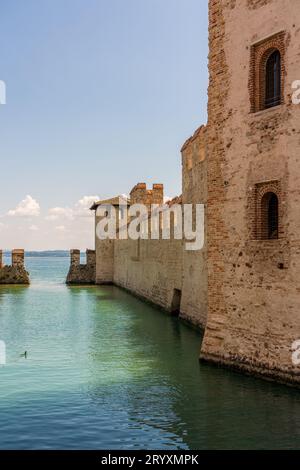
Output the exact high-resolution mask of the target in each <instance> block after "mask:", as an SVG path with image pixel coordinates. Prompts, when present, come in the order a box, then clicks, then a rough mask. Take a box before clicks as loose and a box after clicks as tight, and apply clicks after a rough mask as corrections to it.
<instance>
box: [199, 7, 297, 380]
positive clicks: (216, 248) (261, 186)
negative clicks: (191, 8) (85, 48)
mask: <svg viewBox="0 0 300 470" xmlns="http://www.w3.org/2000/svg"><path fill="white" fill-rule="evenodd" d="M209 6H210V11H209V20H210V24H209V45H210V54H209V74H210V81H209V104H208V127H207V139H208V140H207V151H208V211H207V217H208V225H207V238H208V320H207V329H206V333H205V337H204V341H203V344H202V352H201V357H202V358H203V359H206V360H209V361H214V362H217V363H221V364H225V365H230V366H236V367H238V368H241V369H244V370H247V371H250V372H252V373H257V374H263V375H265V376H268V377H270V378H276V379H277V380H278V379H279V380H282V381H289V382H295V381H298V382H299V381H300V376H299V367H298V368H297V367H296V365H295V364H294V363H293V361H292V344H293V342H294V341H295V340H298V339H300V292H299V285H298V279H299V277H300V237H299V235H298V234H299V230H300V217H299V208H300V207H299V204H300V166H299V161H298V160H299V152H300V148H299V147H300V146H299V142H300V139H299V137H300V125H299V123H300V105H295V104H293V103H292V97H291V95H292V92H293V90H292V83H293V82H294V80H297V79H300V76H299V72H300V56H299V40H300V32H299V28H298V27H297V18H298V17H299V15H300V2H299V0H240V1H235V0H231V1H225V0H210V2H209ZM297 374H298V375H297Z"/></svg>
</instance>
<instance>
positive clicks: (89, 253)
mask: <svg viewBox="0 0 300 470" xmlns="http://www.w3.org/2000/svg"><path fill="white" fill-rule="evenodd" d="M95 278H96V253H95V251H94V250H86V263H85V264H81V263H80V250H71V251H70V269H69V272H68V276H67V280H66V283H67V284H69V285H82V284H95Z"/></svg>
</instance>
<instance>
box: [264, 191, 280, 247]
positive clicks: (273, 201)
mask: <svg viewBox="0 0 300 470" xmlns="http://www.w3.org/2000/svg"><path fill="white" fill-rule="evenodd" d="M261 211H262V213H261V221H262V227H261V228H262V230H261V233H262V238H263V239H267V240H275V239H277V238H278V197H277V196H276V194H275V193H271V192H270V193H267V194H265V195H264V196H263V198H262V204H261Z"/></svg>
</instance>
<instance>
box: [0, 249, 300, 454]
mask: <svg viewBox="0 0 300 470" xmlns="http://www.w3.org/2000/svg"><path fill="white" fill-rule="evenodd" d="M68 263H69V261H68V258H51V257H49V258H28V260H27V267H28V268H29V270H30V272H31V277H32V285H31V286H30V287H28V288H27V287H24V288H23V287H2V288H0V339H2V340H4V341H5V342H6V346H7V365H6V366H5V367H0V448H1V449H105V448H109V449H139V448H142V449H170V450H171V449H206V448H208V449H214V448H222V449H230V448H235V449H239V448H259V449H262V448H264V449H266V448H299V443H300V394H299V392H298V391H296V390H293V389H289V388H286V387H283V386H279V385H276V384H272V383H268V382H264V381H261V380H257V379H253V378H249V377H244V376H242V375H238V374H234V373H232V372H229V371H224V370H222V369H218V368H215V367H211V366H207V365H199V362H198V353H199V348H200V343H201V336H200V335H199V334H198V333H197V332H195V331H194V330H192V329H190V328H188V327H187V326H185V325H183V324H181V323H180V322H178V321H177V320H176V319H172V318H170V317H168V316H167V315H165V314H164V313H162V312H160V311H158V310H156V309H154V308H152V307H150V306H148V305H146V304H144V303H143V302H141V301H139V300H137V299H135V298H134V297H132V296H130V295H129V294H127V293H125V292H123V291H122V290H120V289H118V288H115V287H80V288H76V287H72V288H70V287H66V286H65V285H64V278H65V275H66V272H67V269H68ZM25 350H27V351H28V357H27V359H25V358H21V357H19V356H20V354H21V353H22V352H24V351H25Z"/></svg>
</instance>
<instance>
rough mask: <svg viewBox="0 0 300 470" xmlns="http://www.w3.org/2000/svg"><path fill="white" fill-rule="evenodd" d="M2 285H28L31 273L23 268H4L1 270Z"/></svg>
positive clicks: (0, 279)
mask: <svg viewBox="0 0 300 470" xmlns="http://www.w3.org/2000/svg"><path fill="white" fill-rule="evenodd" d="M0 284H20V285H23V284H25V285H28V284H30V281H29V273H28V272H27V271H26V269H25V268H24V267H22V266H3V267H2V268H1V269H0Z"/></svg>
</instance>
